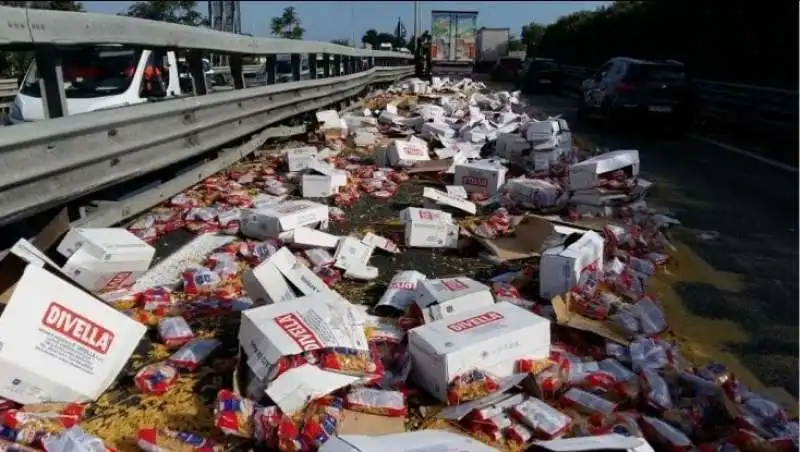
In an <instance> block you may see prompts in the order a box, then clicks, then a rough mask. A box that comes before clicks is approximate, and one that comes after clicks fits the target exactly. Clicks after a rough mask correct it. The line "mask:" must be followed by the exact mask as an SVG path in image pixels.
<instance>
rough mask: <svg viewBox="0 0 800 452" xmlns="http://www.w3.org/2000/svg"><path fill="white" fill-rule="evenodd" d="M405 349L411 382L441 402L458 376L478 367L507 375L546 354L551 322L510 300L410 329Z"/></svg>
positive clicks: (497, 374)
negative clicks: (407, 351)
mask: <svg viewBox="0 0 800 452" xmlns="http://www.w3.org/2000/svg"><path fill="white" fill-rule="evenodd" d="M408 347H409V350H410V352H411V359H412V365H413V369H414V372H413V373H412V376H413V378H414V379H415V382H416V383H417V384H418V385H419V386H420V387H422V388H424V389H425V390H426V391H428V392H429V393H430V394H431V395H433V396H435V397H436V398H438V399H439V400H441V401H447V387H448V385H449V384H450V382H451V381H452V380H453V379H454V378H455V377H457V376H459V375H462V374H464V373H465V372H468V371H470V370H473V369H476V368H478V369H481V370H484V371H486V372H489V373H491V374H492V375H493V376H495V377H497V378H504V377H510V376H512V375H514V373H515V372H516V365H517V361H518V360H520V359H542V358H545V357H547V356H549V354H550V321H549V320H547V319H545V318H543V317H539V316H538V315H536V314H534V313H532V312H530V311H527V310H525V309H523V308H520V307H517V306H514V305H513V304H511V303H508V302H501V303H496V304H493V305H492V306H489V307H485V308H480V309H474V310H471V311H464V312H461V313H458V314H457V315H454V316H451V317H447V318H446V319H443V320H438V321H435V322H431V323H426V324H425V325H422V326H419V327H417V328H414V329H412V330H410V331H409V332H408Z"/></svg>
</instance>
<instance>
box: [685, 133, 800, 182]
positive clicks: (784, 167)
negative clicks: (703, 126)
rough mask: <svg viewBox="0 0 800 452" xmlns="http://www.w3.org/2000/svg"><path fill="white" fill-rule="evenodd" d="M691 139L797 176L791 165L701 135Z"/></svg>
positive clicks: (692, 136) (691, 136)
mask: <svg viewBox="0 0 800 452" xmlns="http://www.w3.org/2000/svg"><path fill="white" fill-rule="evenodd" d="M689 137H690V138H693V139H695V140H698V141H702V142H703V143H707V144H710V145H713V146H717V147H718V148H721V149H725V150H726V151H730V152H733V153H735V154H739V155H743V156H745V157H750V158H752V159H755V160H758V161H759V162H762V163H766V164H767V165H769V166H772V167H774V168H778V169H782V170H784V171H787V172H790V173H794V174H797V168H796V167H794V166H791V165H787V164H785V163H781V162H778V161H777V160H772V159H770V158H767V157H763V156H760V155H758V154H755V153H753V152H750V151H745V150H744V149H741V148H737V147H736V146H733V145H730V144H727V143H723V142H721V141H717V140H713V139H711V138H706V137H702V136H700V135H694V134H692V135H689Z"/></svg>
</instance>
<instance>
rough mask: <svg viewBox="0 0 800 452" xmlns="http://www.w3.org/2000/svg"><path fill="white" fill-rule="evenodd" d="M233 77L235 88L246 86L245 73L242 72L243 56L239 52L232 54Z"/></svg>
mask: <svg viewBox="0 0 800 452" xmlns="http://www.w3.org/2000/svg"><path fill="white" fill-rule="evenodd" d="M230 66H231V78H233V88H234V89H243V88H244V73H243V72H242V56H241V55H239V54H235V55H231V56H230Z"/></svg>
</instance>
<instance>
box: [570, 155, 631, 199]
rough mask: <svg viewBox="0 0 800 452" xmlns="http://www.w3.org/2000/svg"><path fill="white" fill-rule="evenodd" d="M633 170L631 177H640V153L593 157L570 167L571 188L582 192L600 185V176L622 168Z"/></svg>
mask: <svg viewBox="0 0 800 452" xmlns="http://www.w3.org/2000/svg"><path fill="white" fill-rule="evenodd" d="M627 167H630V168H631V174H630V176H631V177H636V176H638V175H639V151H637V150H621V151H611V152H607V153H605V154H600V155H598V156H595V157H592V158H590V159H587V160H584V161H582V162H579V163H576V164H574V165H570V167H569V188H570V190H580V189H582V188H591V187H594V186H596V185H597V184H598V182H599V181H600V175H602V174H606V173H610V172H612V171H616V170H619V169H622V168H627Z"/></svg>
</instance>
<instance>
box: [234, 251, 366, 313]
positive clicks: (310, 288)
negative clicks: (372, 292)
mask: <svg viewBox="0 0 800 452" xmlns="http://www.w3.org/2000/svg"><path fill="white" fill-rule="evenodd" d="M290 283H291V284H290ZM242 284H243V285H244V289H245V291H246V292H247V294H248V296H250V298H251V299H252V300H253V301H254V302H255V303H256V304H273V303H286V302H289V301H292V300H294V299H295V298H297V297H298V295H297V293H299V294H300V295H301V296H302V295H314V294H322V295H324V296H326V297H331V298H336V299H338V300H340V301H341V302H343V303H345V304H348V305H349V304H350V303H349V302H347V300H345V299H344V298H342V296H341V295H339V294H338V293H337V292H336V291H334V290H333V289H331V288H330V287H328V285H327V284H325V282H324V281H322V280H321V279H320V278H319V276H317V275H316V274H315V273H314V272H313V271H311V269H309V268H308V267H306V266H305V265H303V264H301V263H300V262H298V261H297V258H296V257H294V254H292V252H291V251H289V249H288V248H281V249H279V250H278V252H276V253H275V254H273V255H272V256H270V257H269V259H267V260H265V261H264V262H262V263H261V264H259V265H258V266H257V267H255V268H253V269H247V270H245V271H244V273H243V274H242ZM292 287H294V288H296V289H297V292H295V290H294V289H292Z"/></svg>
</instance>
